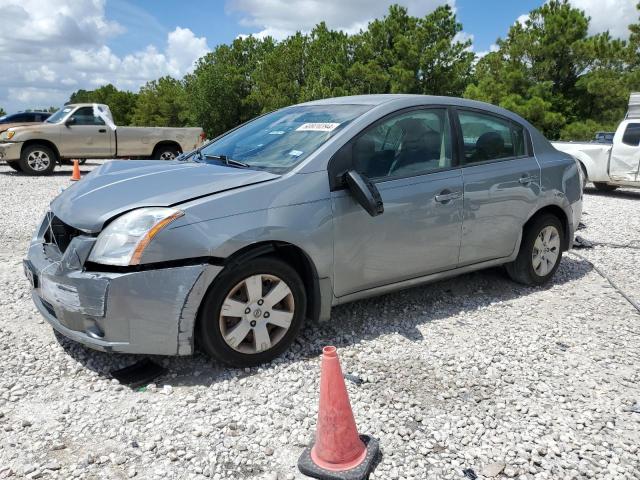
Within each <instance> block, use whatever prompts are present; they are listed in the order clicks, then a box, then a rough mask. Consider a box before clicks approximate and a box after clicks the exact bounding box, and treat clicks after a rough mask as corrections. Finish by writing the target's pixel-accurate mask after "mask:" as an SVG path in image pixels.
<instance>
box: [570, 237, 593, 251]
mask: <svg viewBox="0 0 640 480" xmlns="http://www.w3.org/2000/svg"><path fill="white" fill-rule="evenodd" d="M573 248H593V243H591V242H590V241H589V240H587V239H586V238H582V237H581V236H580V235H576V238H575V239H574V240H573Z"/></svg>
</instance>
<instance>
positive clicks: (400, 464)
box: [0, 165, 640, 480]
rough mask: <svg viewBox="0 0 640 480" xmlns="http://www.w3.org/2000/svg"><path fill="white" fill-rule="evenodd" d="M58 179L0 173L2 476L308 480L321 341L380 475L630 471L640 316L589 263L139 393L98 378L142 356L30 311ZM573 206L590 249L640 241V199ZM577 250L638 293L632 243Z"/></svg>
mask: <svg viewBox="0 0 640 480" xmlns="http://www.w3.org/2000/svg"><path fill="white" fill-rule="evenodd" d="M88 168H91V167H90V166H85V167H84V168H83V170H87V169H88ZM58 172H59V174H58V175H56V176H54V177H49V178H30V177H24V176H19V175H16V174H14V173H13V172H12V171H10V170H9V168H8V167H6V166H4V165H2V166H0V192H1V194H2V195H3V205H2V208H1V210H0V259H1V261H0V478H5V477H12V476H15V477H18V478H22V477H27V478H60V479H69V478H114V479H120V478H128V477H129V478H130V477H135V478H176V479H178V478H179V479H188V478H204V477H206V478H215V479H231V478H232V479H244V478H269V479H294V478H302V476H301V475H300V474H299V473H298V471H297V468H296V461H297V458H298V456H299V454H300V452H301V451H302V448H303V446H304V445H306V444H307V442H308V441H309V439H310V438H311V436H312V434H313V431H314V427H315V415H316V403H317V395H318V380H319V352H320V349H321V346H323V345H325V344H335V345H337V346H338V347H339V353H340V355H341V359H342V363H343V369H344V370H345V373H346V372H348V373H351V374H352V375H355V376H357V377H359V378H361V379H362V380H364V382H363V383H362V384H360V385H356V383H354V382H351V381H348V382H347V384H348V385H347V386H348V389H349V392H350V395H351V402H352V404H353V406H354V411H355V415H356V420H357V422H358V426H359V429H360V430H361V431H362V432H363V433H368V434H371V435H374V436H376V437H378V438H379V439H380V442H381V446H382V450H383V457H382V460H381V463H380V464H379V465H378V467H377V469H376V471H375V473H374V475H372V478H376V479H398V478H414V479H425V478H429V479H437V478H445V479H463V478H464V477H463V474H462V470H463V469H472V470H473V471H474V472H475V473H476V474H477V475H478V478H483V477H484V478H492V477H493V478H505V477H508V478H519V479H572V478H576V479H582V478H597V479H612V480H613V479H616V480H618V479H638V478H640V460H639V459H638V458H639V456H640V455H639V452H638V445H639V444H640V387H639V385H640V369H639V368H638V367H639V363H640V362H639V356H640V315H638V313H637V312H636V311H635V310H633V309H632V307H631V306H630V305H629V303H628V302H626V301H625V300H624V299H623V298H622V296H621V295H620V294H619V293H617V292H616V291H615V290H614V289H612V288H611V287H610V285H609V283H608V282H606V281H605V280H603V278H602V277H600V276H599V275H598V274H597V273H596V272H595V271H593V269H592V268H591V266H590V265H589V264H588V263H587V262H585V261H584V260H581V259H578V258H577V257H574V256H571V255H568V256H565V259H564V260H563V263H562V265H561V267H560V269H559V271H558V274H557V275H556V278H555V281H554V282H553V283H552V284H551V285H549V286H548V287H546V288H542V289H532V288H524V287H521V286H518V285H515V284H513V283H512V282H510V281H508V280H507V279H506V277H505V275H504V274H503V273H502V271H501V270H500V269H492V270H488V271H485V272H480V273H475V274H470V275H465V276H462V277H459V278H457V279H453V280H449V281H444V282H440V283H436V284H433V285H430V286H426V287H421V288H415V289H412V290H408V291H405V292H401V293H396V294H391V295H386V296H383V297H380V298H377V299H374V300H369V301H361V302H356V303H353V304H350V305H345V306H342V307H339V308H336V309H335V310H334V315H333V323H331V324H329V325H322V326H319V327H318V326H307V327H306V328H305V329H304V331H303V333H302V335H301V337H300V339H299V341H298V342H296V344H295V345H294V347H293V349H292V351H291V352H290V354H288V355H287V356H286V357H285V358H282V359H280V360H278V361H276V362H274V363H273V364H271V365H268V366H265V367H262V368H258V369H251V370H246V371H242V370H232V369H226V368H222V367H220V366H219V365H216V364H213V363H211V362H210V361H209V360H208V359H206V358H205V357H203V356H202V355H197V356H195V357H193V358H160V359H157V360H158V361H160V362H161V363H163V364H164V365H165V366H166V367H167V368H168V374H167V375H166V376H164V377H162V378H158V379H157V380H156V385H151V386H149V387H147V388H145V389H142V390H141V391H133V390H130V389H129V388H127V387H123V386H121V385H119V384H118V383H117V382H115V381H114V380H111V379H110V378H109V376H108V372H109V371H111V370H114V369H116V368H119V367H122V366H124V365H127V364H130V363H133V362H134V361H135V357H132V356H118V355H107V354H102V353H98V352H94V351H91V350H88V349H85V348H83V347H81V346H79V345H76V344H73V343H71V342H69V341H66V340H64V339H62V340H57V339H56V337H55V336H54V334H53V333H52V331H51V328H50V327H49V326H48V325H47V324H46V323H44V322H43V320H42V319H41V318H40V315H39V314H38V313H37V312H36V310H35V308H34V307H33V305H32V302H31V299H30V296H29V292H28V288H27V282H26V280H25V279H24V278H23V274H22V266H21V259H22V256H23V254H24V252H25V250H26V247H27V244H28V241H29V239H30V237H31V234H32V232H33V230H34V227H35V224H36V222H37V221H38V219H39V218H40V216H41V214H42V213H43V211H44V210H45V208H46V205H47V203H48V202H49V201H50V199H51V198H52V197H53V196H54V195H55V194H56V193H57V192H58V191H59V189H60V187H61V186H65V185H68V176H69V175H70V168H68V167H67V168H65V169H64V170H58ZM584 209H585V212H586V214H585V216H584V222H585V223H586V225H587V228H586V229H585V230H582V231H581V232H579V233H580V234H581V235H583V236H584V237H586V238H590V239H594V240H600V241H608V242H616V243H621V244H624V243H629V242H631V241H632V240H638V239H640V215H639V213H640V190H638V191H632V190H625V191H619V192H615V193H611V194H607V195H601V194H595V192H593V191H591V190H589V191H588V192H587V194H586V196H585V206H584ZM638 243H640V242H638ZM580 253H581V254H583V255H585V256H586V257H587V258H589V259H590V260H591V261H593V262H594V263H595V264H596V265H597V266H598V267H600V268H602V269H603V270H604V271H606V272H607V273H608V274H609V275H610V276H611V277H612V279H613V280H614V281H615V282H616V283H617V284H618V285H619V286H621V287H622V288H623V289H624V290H625V291H626V293H627V294H628V295H629V296H631V297H632V298H634V299H636V300H637V301H640V274H639V273H638V269H639V265H640V250H638V249H632V248H623V249H621V248H618V249H615V248H609V247H597V248H595V249H593V250H581V251H580Z"/></svg>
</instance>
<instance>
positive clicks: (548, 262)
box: [505, 214, 564, 286]
mask: <svg viewBox="0 0 640 480" xmlns="http://www.w3.org/2000/svg"><path fill="white" fill-rule="evenodd" d="M554 230H555V235H554ZM549 233H550V234H551V236H550V237H547V235H546V234H549ZM541 235H542V237H541ZM563 235H564V228H563V227H562V223H561V222H560V220H559V219H558V217H556V216H555V215H551V214H545V215H541V216H540V217H538V218H536V219H534V221H533V222H532V223H531V224H530V225H528V226H527V227H526V229H525V231H524V234H523V237H522V243H521V244H520V251H519V252H518V256H517V257H516V259H515V261H513V262H511V263H508V264H506V265H505V267H506V270H507V273H508V274H509V276H510V277H511V279H512V280H514V281H516V282H518V283H522V284H524V285H532V286H534V285H542V284H544V283H546V282H548V281H549V280H550V279H551V277H553V275H554V274H555V273H556V270H557V269H558V266H559V265H560V261H561V260H562V238H563ZM539 237H540V238H539ZM543 237H544V238H543ZM540 247H544V248H545V249H547V250H546V252H545V251H540ZM536 252H538V254H537V255H536ZM554 253H555V255H554ZM534 259H535V260H534ZM537 260H542V261H540V262H539V263H538V262H537ZM536 263H538V265H537V266H536Z"/></svg>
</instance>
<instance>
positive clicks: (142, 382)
mask: <svg viewBox="0 0 640 480" xmlns="http://www.w3.org/2000/svg"><path fill="white" fill-rule="evenodd" d="M166 371H167V369H166V368H164V367H162V366H160V365H158V364H157V363H155V362H152V361H151V360H149V359H148V358H145V359H144V360H140V361H139V362H136V363H134V364H133V365H129V366H127V367H124V368H121V369H120V370H114V371H113V372H111V376H112V377H113V378H115V379H116V380H118V382H120V383H122V384H123V385H128V386H129V387H131V388H137V387H141V386H146V385H148V384H149V383H151V381H152V380H153V379H154V378H157V377H159V376H160V375H164V373H165V372H166Z"/></svg>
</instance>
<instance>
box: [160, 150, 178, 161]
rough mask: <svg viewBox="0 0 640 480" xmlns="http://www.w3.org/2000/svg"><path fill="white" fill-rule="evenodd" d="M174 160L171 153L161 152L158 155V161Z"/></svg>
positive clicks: (173, 154) (174, 156) (173, 155)
mask: <svg viewBox="0 0 640 480" xmlns="http://www.w3.org/2000/svg"><path fill="white" fill-rule="evenodd" d="M174 158H176V154H175V153H173V152H171V151H166V152H162V153H161V154H160V160H173V159H174Z"/></svg>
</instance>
